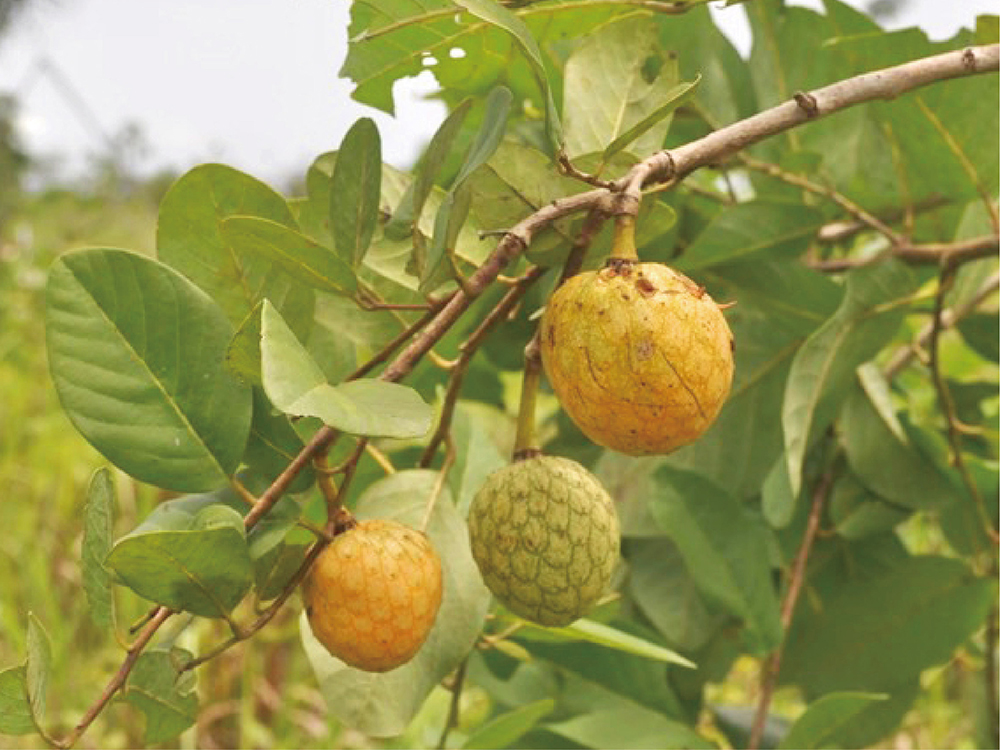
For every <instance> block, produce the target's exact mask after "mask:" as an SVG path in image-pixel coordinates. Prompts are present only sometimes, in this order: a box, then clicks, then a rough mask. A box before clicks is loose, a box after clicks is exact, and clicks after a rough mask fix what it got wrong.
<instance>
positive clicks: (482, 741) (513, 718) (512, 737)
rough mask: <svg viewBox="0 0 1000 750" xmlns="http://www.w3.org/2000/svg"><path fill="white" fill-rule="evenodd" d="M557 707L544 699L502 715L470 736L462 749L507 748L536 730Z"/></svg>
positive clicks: (548, 699) (549, 700)
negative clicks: (539, 723)
mask: <svg viewBox="0 0 1000 750" xmlns="http://www.w3.org/2000/svg"><path fill="white" fill-rule="evenodd" d="M555 707H556V702H555V701H554V700H552V699H551V698H543V699H542V700H539V701H535V702H533V703H528V704H527V705H524V706H520V707H519V708H515V709H514V710H513V711H508V712H507V713H505V714H501V715H500V716H497V717H496V718H495V719H491V720H490V721H489V722H487V723H486V724H484V725H483V726H481V727H479V729H477V730H476V731H475V732H473V733H472V734H471V735H469V737H468V739H466V741H465V742H464V743H462V747H463V748H464V749H465V750H480V749H482V750H486V749H487V748H493V747H507V746H508V745H511V744H513V743H515V742H517V741H518V740H519V739H520V738H521V737H523V736H524V735H525V734H527V733H528V732H530V731H531V730H532V729H534V728H535V726H537V725H538V722H540V721H541V720H542V719H544V718H545V717H546V716H548V715H549V714H550V713H552V711H553V709H555Z"/></svg>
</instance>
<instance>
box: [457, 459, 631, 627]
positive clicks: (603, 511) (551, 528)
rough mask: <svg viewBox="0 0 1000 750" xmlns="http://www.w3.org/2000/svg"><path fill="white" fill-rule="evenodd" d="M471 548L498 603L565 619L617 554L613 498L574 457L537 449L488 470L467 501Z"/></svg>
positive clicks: (592, 595)
mask: <svg viewBox="0 0 1000 750" xmlns="http://www.w3.org/2000/svg"><path fill="white" fill-rule="evenodd" d="M469 539H470V541H471V544H472V556H473V557H474V558H475V560H476V564H477V565H478V566H479V570H480V572H481V573H482V574H483V579H484V580H485V581H486V585H487V586H488V587H489V589H490V591H492V592H493V594H494V595H495V596H496V597H497V599H499V600H500V601H501V602H502V603H503V604H504V606H506V607H507V608H508V609H509V610H511V611H512V612H514V613H515V614H518V615H520V616H521V617H523V618H525V619H527V620H531V621H533V622H537V623H539V624H540V625H547V626H550V627H556V626H560V625H567V624H569V623H571V622H573V621H574V620H576V619H577V618H579V617H582V616H583V615H584V614H586V613H587V611H588V610H589V609H590V608H591V606H593V604H594V602H596V601H597V599H598V598H599V597H600V596H601V594H603V593H604V591H605V589H606V588H607V587H608V584H609V583H610V581H611V573H612V571H613V570H614V567H615V563H616V562H617V560H618V549H619V543H620V539H619V529H618V516H617V514H616V513H615V506H614V502H613V501H612V500H611V497H610V496H609V495H608V493H607V492H606V491H605V489H604V488H603V487H602V486H601V484H600V482H598V481H597V478H596V477H595V476H594V475H593V474H591V473H590V472H589V471H587V470H586V469H585V468H583V467H582V466H581V465H580V464H578V463H576V462H575V461H571V460H569V459H567V458H559V457H556V456H537V457H534V458H528V459H525V460H523V461H517V462H515V463H513V464H511V465H509V466H505V467H504V468H502V469H499V470H498V471H495V472H493V473H492V474H490V476H489V477H487V479H486V483H485V484H484V485H483V486H482V488H481V489H480V490H479V492H478V493H477V494H476V497H475V498H474V499H473V501H472V506H471V507H470V509H469Z"/></svg>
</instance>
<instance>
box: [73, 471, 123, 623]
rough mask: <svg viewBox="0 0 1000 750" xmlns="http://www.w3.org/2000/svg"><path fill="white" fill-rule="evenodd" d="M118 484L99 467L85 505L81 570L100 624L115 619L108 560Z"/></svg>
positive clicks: (91, 481) (91, 608)
mask: <svg viewBox="0 0 1000 750" xmlns="http://www.w3.org/2000/svg"><path fill="white" fill-rule="evenodd" d="M114 513H115V486H114V481H113V480H112V478H111V472H110V471H109V470H108V469H107V468H101V469H98V470H97V471H96V472H94V475H93V476H92V477H91V478H90V486H89V487H88V488H87V502H86V504H85V505H84V509H83V544H82V547H81V550H80V552H81V555H80V556H81V561H80V562H81V568H82V570H81V573H80V577H81V579H82V580H83V590H84V593H86V595H87V604H88V605H89V607H90V617H91V619H92V620H93V621H94V624H95V625H97V626H98V627H99V628H109V627H111V625H112V623H113V621H114V600H113V599H112V597H111V578H110V576H109V575H108V571H107V570H105V568H104V560H105V559H106V558H107V556H108V553H109V552H110V551H111V544H112V541H113V540H114Z"/></svg>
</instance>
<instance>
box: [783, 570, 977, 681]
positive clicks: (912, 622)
mask: <svg viewBox="0 0 1000 750" xmlns="http://www.w3.org/2000/svg"><path fill="white" fill-rule="evenodd" d="M995 598H996V586H995V581H993V580H988V579H984V578H977V577H975V576H973V574H972V573H971V571H970V570H969V569H968V568H967V567H966V566H965V564H963V563H962V562H960V561H959V560H954V559H948V558H944V557H935V556H930V555H926V556H918V557H912V558H910V559H909V560H907V561H906V562H905V563H903V564H902V565H899V566H897V567H895V568H893V569H891V570H889V571H888V572H885V573H882V574H880V575H876V576H874V577H871V578H869V579H867V580H864V579H855V580H852V581H850V582H849V583H845V584H843V585H841V586H840V587H838V589H836V590H834V591H833V592H832V593H831V594H829V595H828V596H826V597H824V599H823V601H822V604H821V609H819V610H816V609H813V608H810V607H808V605H807V606H804V607H801V608H800V610H799V612H798V613H797V616H796V618H795V620H794V622H793V626H792V629H791V631H790V633H789V638H788V642H787V645H786V648H785V653H784V657H783V659H782V673H781V678H782V680H783V681H785V682H789V683H795V684H799V685H802V686H803V687H805V688H806V689H807V690H808V691H809V693H810V694H824V693H829V692H834V691H840V690H874V691H882V690H885V691H888V690H890V689H892V688H893V686H895V685H899V684H901V683H902V682H903V681H905V680H906V679H907V678H910V677H915V676H916V675H918V674H919V673H920V672H921V671H922V670H924V669H926V668H928V667H931V666H933V665H935V664H940V663H942V662H945V661H947V660H948V659H949V658H951V656H952V653H953V652H954V650H955V649H956V648H958V646H960V645H961V644H962V643H963V642H964V641H965V640H966V639H967V638H968V637H969V636H971V635H972V633H974V632H975V631H976V630H977V629H978V628H980V627H981V626H982V623H983V619H984V618H985V617H986V613H987V611H988V610H989V608H990V606H991V605H992V604H993V603H994V602H995Z"/></svg>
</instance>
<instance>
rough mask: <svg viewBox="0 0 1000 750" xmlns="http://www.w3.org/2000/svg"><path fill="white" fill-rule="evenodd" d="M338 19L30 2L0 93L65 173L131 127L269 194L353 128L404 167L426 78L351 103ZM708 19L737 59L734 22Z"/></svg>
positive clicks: (434, 113) (332, 7)
mask: <svg viewBox="0 0 1000 750" xmlns="http://www.w3.org/2000/svg"><path fill="white" fill-rule="evenodd" d="M850 1H851V2H852V4H862V2H861V0H850ZM796 4H803V5H810V6H813V7H819V4H818V2H817V1H814V0H798V2H797V3H796ZM718 5H720V6H721V5H722V3H718ZM998 10H1000V0H948V1H947V2H941V0H909V3H908V5H907V9H906V12H905V13H903V14H900V15H899V16H898V17H896V18H894V19H893V20H892V23H891V24H889V26H890V28H897V27H902V26H911V25H920V26H922V27H923V28H925V29H926V30H927V32H928V34H929V35H930V36H931V38H932V39H945V38H948V37H950V36H952V35H953V34H954V33H955V31H956V30H958V29H959V28H961V27H963V26H966V27H968V26H972V25H973V24H974V19H975V17H976V15H977V14H979V13H997V12H998ZM348 11H349V3H348V2H347V1H346V0H209V1H206V0H171V1H170V2H166V1H164V0H161V1H160V2H149V1H148V0H146V1H145V2H137V1H136V0H35V2H33V3H30V4H29V7H28V10H27V11H26V12H25V13H24V14H23V15H22V16H20V17H19V18H18V19H17V20H16V22H15V25H14V27H13V28H12V29H11V30H10V31H9V33H8V34H7V35H6V36H5V37H3V38H2V39H0V94H3V93H7V94H14V95H16V96H18V98H19V99H20V105H21V111H20V118H19V129H20V133H21V137H22V139H23V141H24V143H25V144H26V145H27V147H28V148H29V150H30V151H31V152H32V153H34V154H38V155H44V156H60V157H61V158H62V159H63V160H64V162H65V164H64V168H65V169H66V170H67V171H68V172H70V173H72V172H73V171H74V170H75V169H79V167H80V165H82V164H84V163H85V162H86V156H87V155H88V154H93V153H96V152H99V151H100V150H101V148H102V141H101V134H102V133H103V134H105V135H113V134H115V133H116V132H119V131H120V130H121V129H122V128H123V127H124V126H125V125H126V124H128V123H135V124H137V125H139V126H140V127H141V128H142V131H143V133H144V135H145V138H146V141H147V142H148V144H149V146H150V151H149V154H148V155H147V156H146V158H144V159H143V160H142V162H141V163H140V164H139V165H137V166H139V167H140V168H141V169H142V171H152V170H154V169H158V168H163V167H169V168H172V169H175V170H177V171H184V170H186V169H188V168H190V167H191V166H193V165H195V164H198V163H200V162H204V161H222V162H225V163H227V164H230V165H232V166H234V167H237V168H239V169H242V170H244V171H247V172H249V173H251V174H253V175H255V176H257V177H260V178H261V179H264V180H266V181H275V182H278V183H281V181H283V180H285V179H287V178H288V177H290V176H295V175H301V174H303V172H304V170H305V168H306V167H307V166H308V164H309V163H310V162H311V160H312V159H313V158H314V157H315V156H316V155H318V154H320V153H322V152H323V151H327V150H330V149H334V148H336V147H337V145H338V144H339V142H340V139H341V138H342V137H343V135H344V133H345V132H346V131H347V129H348V128H349V127H350V125H351V123H352V122H354V121H355V120H356V119H357V118H358V117H361V116H363V115H369V116H372V117H374V118H375V120H376V121H377V122H378V124H379V129H380V132H381V134H382V141H383V152H384V155H385V158H386V161H388V162H390V163H392V164H396V165H398V166H407V165H408V164H409V163H410V162H411V161H412V159H413V158H414V157H415V155H416V153H417V151H418V149H419V148H420V146H421V144H423V143H425V142H426V140H427V139H428V138H429V137H430V136H431V134H433V132H434V130H435V129H436V127H437V125H438V124H439V122H440V120H441V118H442V116H443V108H442V106H441V105H440V104H438V103H436V102H433V101H427V100H426V99H425V98H424V95H425V94H426V93H427V92H428V91H430V90H432V88H433V85H434V82H433V79H432V78H430V74H429V73H425V74H423V75H424V77H422V78H420V79H417V80H416V81H406V82H402V83H400V84H397V99H396V102H397V115H396V117H395V118H392V117H389V116H387V115H384V114H383V113H380V112H375V111H374V110H372V109H370V108H368V107H365V106H363V105H360V104H358V103H356V102H355V101H353V100H352V99H351V98H350V91H351V84H350V82H349V81H347V80H342V79H340V78H338V77H337V71H338V70H339V69H340V66H341V64H342V63H343V60H344V56H345V54H346V49H347V21H348ZM713 12H715V13H716V17H717V18H721V19H723V21H724V24H725V27H726V28H728V29H731V30H732V31H731V33H732V34H733V35H734V39H735V40H736V41H737V44H738V46H745V45H746V37H745V32H744V31H742V30H741V26H742V25H743V24H745V18H744V16H743V9H742V8H741V7H740V6H738V5H737V6H731V7H729V8H725V9H721V8H713ZM84 113H89V115H85V114H84ZM88 118H92V119H88Z"/></svg>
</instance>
